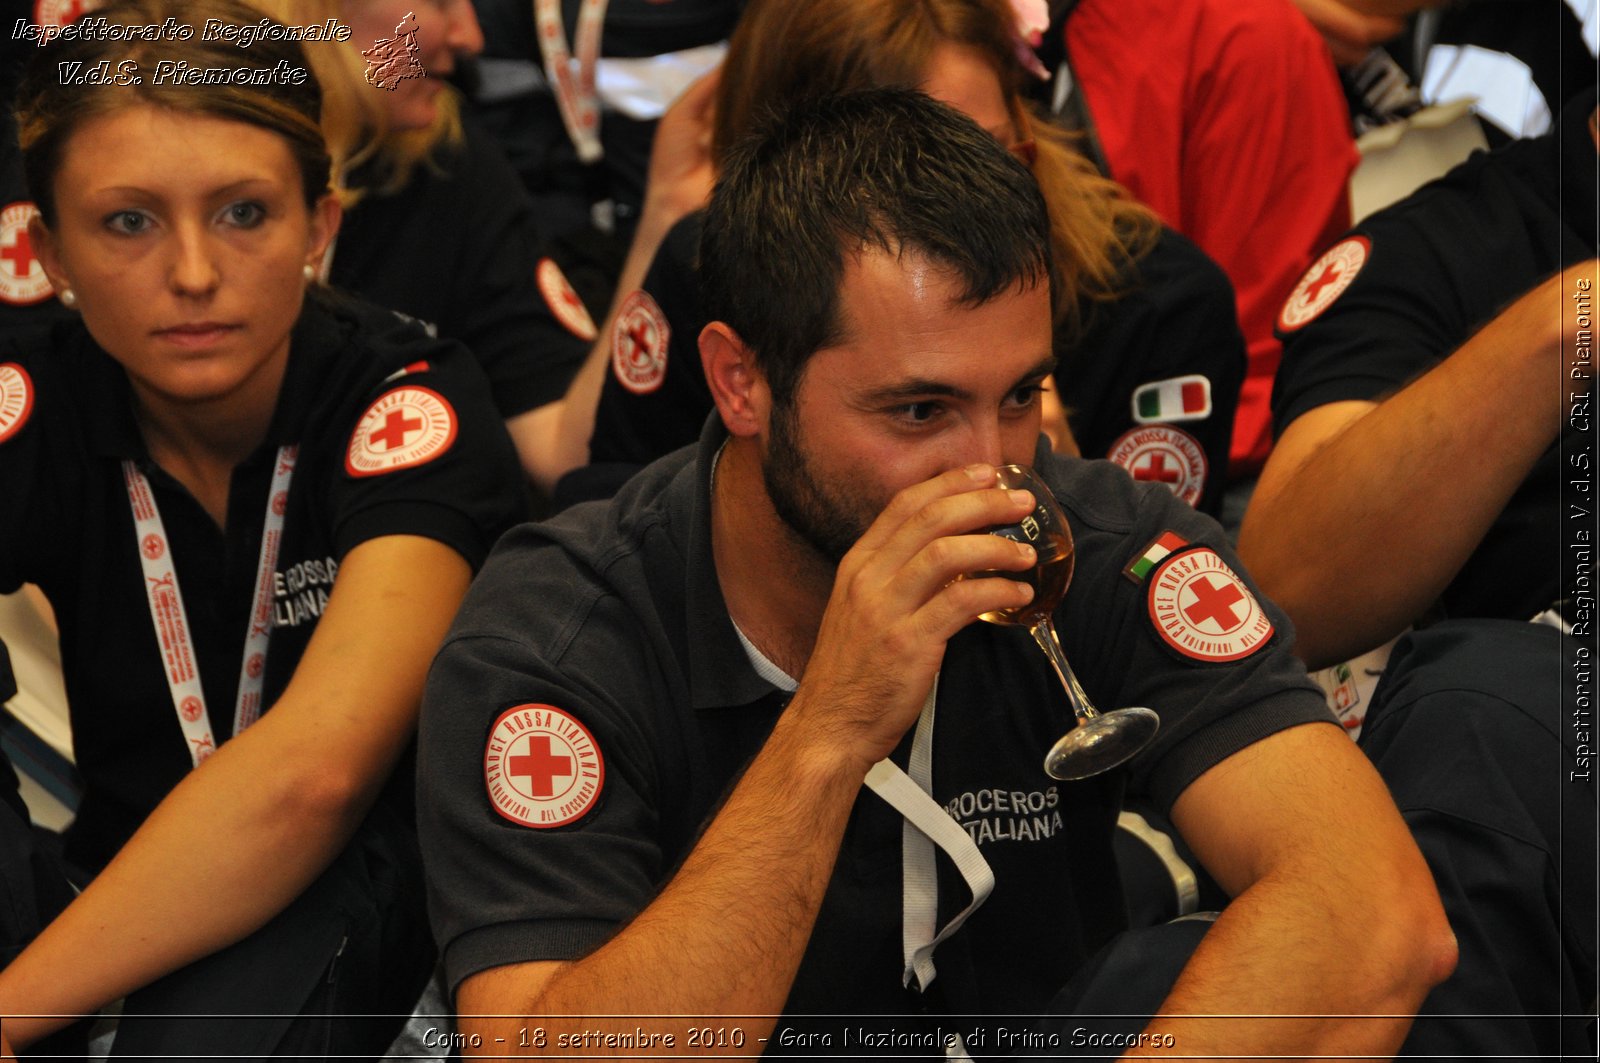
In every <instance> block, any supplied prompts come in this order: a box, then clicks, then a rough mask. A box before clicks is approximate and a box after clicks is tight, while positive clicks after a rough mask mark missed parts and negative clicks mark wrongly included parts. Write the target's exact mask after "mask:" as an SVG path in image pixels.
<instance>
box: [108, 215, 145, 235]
mask: <svg viewBox="0 0 1600 1063" xmlns="http://www.w3.org/2000/svg"><path fill="white" fill-rule="evenodd" d="M149 227H150V219H149V218H148V217H147V216H146V215H144V214H143V213H141V212H139V211H137V210H119V211H116V212H114V213H112V214H109V215H107V216H106V228H108V229H110V230H111V231H112V232H116V233H122V234H123V235H124V236H132V235H134V234H136V233H142V232H144V231H145V230H146V229H148V228H149Z"/></svg>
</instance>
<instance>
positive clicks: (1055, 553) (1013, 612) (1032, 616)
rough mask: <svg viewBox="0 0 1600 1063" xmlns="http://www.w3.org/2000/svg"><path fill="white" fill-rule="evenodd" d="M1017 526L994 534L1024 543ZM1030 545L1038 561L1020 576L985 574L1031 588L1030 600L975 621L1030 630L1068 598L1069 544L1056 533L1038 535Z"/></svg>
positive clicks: (1070, 571) (1007, 573)
mask: <svg viewBox="0 0 1600 1063" xmlns="http://www.w3.org/2000/svg"><path fill="white" fill-rule="evenodd" d="M1017 532H1018V528H1017V526H1016V525H1014V524H1013V525H1010V526H1008V527H1006V528H1002V529H998V530H997V531H996V534H998V535H1003V536H1005V537H1006V538H1007V539H1015V540H1016V541H1018V542H1027V541H1028V540H1027V539H1026V538H1024V537H1023V536H1022V535H1020V534H1017ZM1031 545H1032V546H1033V548H1034V549H1035V550H1037V551H1038V552H1039V560H1038V561H1037V562H1036V563H1035V564H1034V566H1033V567H1032V568H1030V569H1027V570H1026V571H1023V572H985V573H983V575H985V576H1004V577H1005V578H1007V579H1014V580H1018V581H1020V582H1022V583H1031V584H1032V585H1033V600H1032V601H1030V602H1028V604H1026V605H1019V606H1015V607H1013V608H1011V609H994V610H991V611H989V612H987V613H982V614H980V615H979V617H978V619H980V620H987V621H988V622H989V623H991V624H1011V625H1015V626H1018V627H1032V626H1033V625H1035V624H1037V623H1038V622H1039V621H1040V620H1042V619H1043V618H1044V617H1047V616H1049V615H1050V614H1052V613H1054V612H1055V611H1056V606H1058V605H1060V604H1061V599H1063V598H1065V597H1066V596H1067V584H1069V583H1071V582H1072V562H1073V557H1074V552H1073V548H1072V540H1071V539H1069V538H1067V537H1066V536H1065V535H1062V534H1060V533H1059V532H1051V533H1047V534H1043V535H1040V536H1039V538H1038V539H1035V540H1034V541H1033V542H1032V543H1031Z"/></svg>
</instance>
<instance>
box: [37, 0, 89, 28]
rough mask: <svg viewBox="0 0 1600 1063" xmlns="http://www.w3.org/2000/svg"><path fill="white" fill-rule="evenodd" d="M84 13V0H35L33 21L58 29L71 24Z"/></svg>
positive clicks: (38, 24)
mask: <svg viewBox="0 0 1600 1063" xmlns="http://www.w3.org/2000/svg"><path fill="white" fill-rule="evenodd" d="M82 14H83V0H34V5H33V23H34V25H36V26H49V27H50V28H51V29H56V28H59V27H61V26H67V25H71V24H72V23H74V22H76V21H77V20H78V17H79V16H80V15H82Z"/></svg>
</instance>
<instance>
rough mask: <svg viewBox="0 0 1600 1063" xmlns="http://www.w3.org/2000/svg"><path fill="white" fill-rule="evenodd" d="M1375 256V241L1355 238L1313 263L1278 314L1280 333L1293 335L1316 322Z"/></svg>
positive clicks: (1344, 242) (1349, 238)
mask: <svg viewBox="0 0 1600 1063" xmlns="http://www.w3.org/2000/svg"><path fill="white" fill-rule="evenodd" d="M1371 253H1372V241H1370V240H1368V239H1367V238H1366V237H1365V236H1351V237H1348V238H1346V239H1344V240H1340V241H1339V242H1338V243H1336V244H1334V245H1333V246H1332V247H1330V248H1329V249H1328V250H1327V252H1326V253H1325V254H1324V255H1323V256H1322V257H1321V258H1319V259H1317V260H1316V261H1315V262H1313V263H1312V264H1311V268H1310V269H1308V270H1306V273H1305V276H1303V277H1301V278H1300V283H1299V284H1297V285H1295V286H1294V291H1293V293H1291V294H1290V296H1289V298H1288V300H1286V301H1285V302H1284V304H1283V309H1282V310H1281V311H1279V313H1278V329H1279V331H1281V332H1292V331H1294V330H1295V329H1297V328H1300V327H1301V326H1303V325H1308V324H1310V323H1311V322H1312V321H1314V320H1316V318H1317V315H1319V314H1321V313H1322V312H1323V311H1324V310H1326V309H1328V307H1330V306H1332V305H1333V301H1334V300H1335V299H1337V298H1339V296H1341V295H1343V294H1344V290H1345V289H1346V288H1348V287H1350V282H1351V281H1353V280H1355V279H1356V274H1357V273H1359V272H1361V267H1362V266H1364V265H1366V264H1367V257H1368V256H1369V255H1370V254H1371Z"/></svg>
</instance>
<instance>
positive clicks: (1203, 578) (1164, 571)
mask: <svg viewBox="0 0 1600 1063" xmlns="http://www.w3.org/2000/svg"><path fill="white" fill-rule="evenodd" d="M1147 586H1148V588H1149V590H1148V591H1147V600H1148V606H1149V610H1150V621H1151V623H1152V625H1153V626H1154V628H1155V632H1156V634H1157V635H1159V636H1160V638H1161V640H1162V641H1163V642H1165V643H1166V644H1167V646H1169V647H1170V648H1172V649H1174V650H1176V651H1178V652H1179V653H1180V654H1182V655H1183V656H1185V657H1190V658H1193V659H1194V660H1197V661H1207V662H1223V661H1236V660H1239V659H1240V658H1242V657H1248V656H1249V655H1250V654H1252V653H1255V652H1256V651H1257V650H1258V649H1260V648H1261V647H1262V646H1264V645H1266V643H1267V641H1268V640H1269V639H1270V638H1271V637H1272V621H1271V620H1269V619H1268V618H1267V614H1266V612H1265V611H1264V610H1263V609H1262V608H1261V603H1260V602H1258V601H1256V599H1255V597H1254V596H1252V595H1251V593H1250V590H1249V588H1248V587H1246V586H1245V584H1244V581H1243V580H1241V579H1240V578H1239V577H1238V575H1237V574H1236V573H1235V572H1234V571H1233V570H1232V569H1231V568H1229V567H1228V565H1227V562H1225V561H1223V560H1222V558H1221V557H1220V556H1218V555H1217V552H1216V551H1214V550H1210V549H1207V548H1205V547H1197V548H1195V549H1192V550H1181V551H1178V552H1175V553H1172V554H1169V555H1168V556H1167V557H1166V559H1165V560H1163V561H1162V562H1161V563H1160V564H1159V565H1158V566H1157V567H1156V568H1155V569H1154V570H1153V571H1152V572H1151V574H1150V578H1149V581H1148V584H1147Z"/></svg>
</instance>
